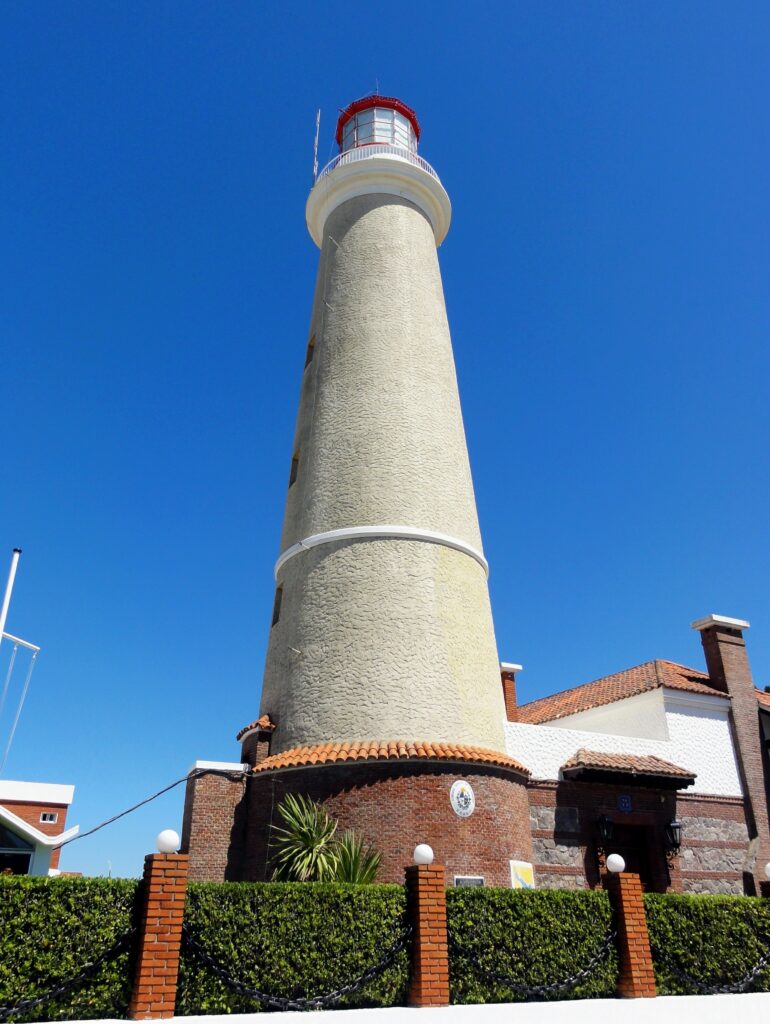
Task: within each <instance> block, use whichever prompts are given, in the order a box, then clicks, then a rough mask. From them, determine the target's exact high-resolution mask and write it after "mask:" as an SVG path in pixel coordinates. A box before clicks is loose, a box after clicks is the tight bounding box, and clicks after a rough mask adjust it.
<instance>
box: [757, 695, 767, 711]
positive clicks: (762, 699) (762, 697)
mask: <svg viewBox="0 0 770 1024" xmlns="http://www.w3.org/2000/svg"><path fill="white" fill-rule="evenodd" d="M757 700H758V701H759V704H760V707H763V708H767V710H768V711H770V693H765V691H764V690H757Z"/></svg>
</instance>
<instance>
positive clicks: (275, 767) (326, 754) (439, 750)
mask: <svg viewBox="0 0 770 1024" xmlns="http://www.w3.org/2000/svg"><path fill="white" fill-rule="evenodd" d="M375 760H377V761H403V760H419V761H423V760H427V761H461V762H465V763H467V764H488V765H494V766H495V767H498V768H507V769H509V770H510V771H514V772H517V773H518V774H519V775H529V770H528V769H527V768H525V767H524V765H522V764H520V763H519V762H518V761H515V760H514V759H513V758H512V757H508V755H507V754H501V753H499V751H497V750H487V749H485V748H484V747H465V746H455V745H454V744H452V745H450V744H447V743H428V742H424V741H423V742H421V743H404V742H403V741H402V740H386V741H384V742H378V741H364V742H358V743H322V744H319V745H316V746H312V747H294V748H293V749H292V750H285V751H283V753H281V754H274V755H273V756H272V757H266V758H265V759H264V761H260V762H259V763H258V764H257V765H256V766H255V768H254V769H253V771H254V773H255V774H258V773H261V772H269V771H279V770H281V769H285V768H301V767H303V766H305V765H321V764H337V763H341V762H351V761H357V762H363V761H375Z"/></svg>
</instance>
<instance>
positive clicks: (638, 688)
mask: <svg viewBox="0 0 770 1024" xmlns="http://www.w3.org/2000/svg"><path fill="white" fill-rule="evenodd" d="M707 680H708V676H707V675H706V674H705V673H704V672H698V671H697V669H694V668H687V667H686V666H685V665H677V664H676V663H675V662H673V661H658V660H656V661H645V662H644V663H643V664H642V665H635V666H634V667H633V668H627V669H625V671H623V672H616V673H615V674H614V675H611V676H604V677H603V678H602V679H595V680H594V681H593V682H592V683H584V684H583V685H582V686H574V687H572V689H570V690H562V692H561V693H554V694H553V695H552V696H550V697H541V698H540V699H539V700H533V701H531V702H530V703H529V704H522V705H520V706H519V721H520V722H527V723H529V724H531V725H537V724H538V723H540V722H553V721H555V720H556V719H557V718H566V716H567V715H575V714H577V713H578V712H579V711H590V710H591V708H598V707H601V706H602V705H603V704H613V703H614V702H615V701H616V700H623V699H624V698H626V697H633V696H635V695H636V694H637V693H644V692H645V691H646V690H655V689H657V688H658V687H660V686H666V687H669V688H670V689H672V690H687V691H688V692H689V693H704V694H709V696H711V697H720V696H724V695H723V694H720V693H719V691H718V690H715V689H714V688H713V686H709V685H707Z"/></svg>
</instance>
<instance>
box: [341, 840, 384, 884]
mask: <svg viewBox="0 0 770 1024" xmlns="http://www.w3.org/2000/svg"><path fill="white" fill-rule="evenodd" d="M336 849H337V870H336V873H335V876H334V880H335V882H354V883H355V884H356V885H368V884H369V883H371V882H373V881H374V880H375V878H376V877H377V872H378V871H379V868H380V861H381V860H382V854H381V853H380V852H379V850H375V849H374V847H373V846H368V845H367V844H365V843H364V841H363V839H362V838H361V837H360V836H357V835H356V833H355V832H353V831H351V830H348V831H347V832H343V834H342V837H341V838H340V839H338V840H337V843H336Z"/></svg>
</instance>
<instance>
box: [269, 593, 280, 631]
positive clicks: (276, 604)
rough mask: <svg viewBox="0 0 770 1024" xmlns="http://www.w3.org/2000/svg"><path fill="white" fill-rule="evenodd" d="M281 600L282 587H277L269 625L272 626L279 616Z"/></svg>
mask: <svg viewBox="0 0 770 1024" xmlns="http://www.w3.org/2000/svg"><path fill="white" fill-rule="evenodd" d="M282 600H283V587H278V588H277V589H276V592H275V601H274V602H273V621H272V623H271V626H274V625H275V624H276V622H278V620H279V619H280V617H281V601H282Z"/></svg>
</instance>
